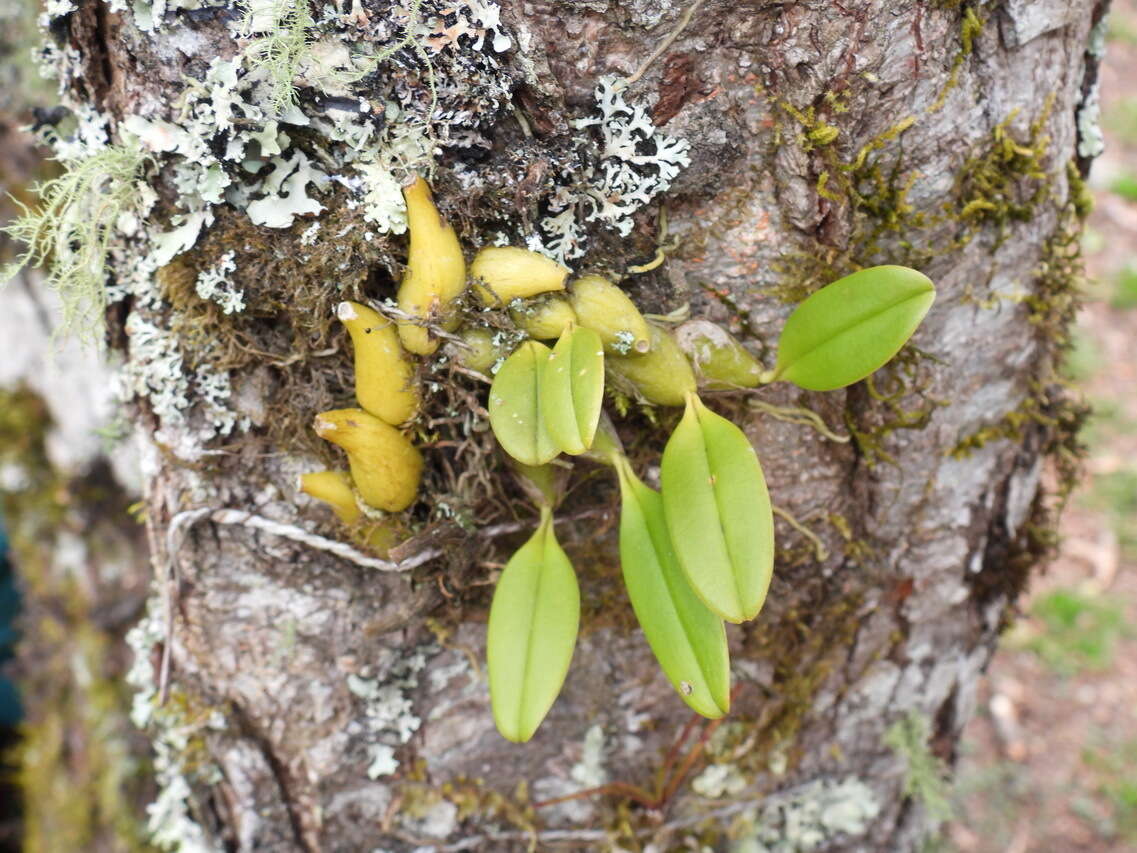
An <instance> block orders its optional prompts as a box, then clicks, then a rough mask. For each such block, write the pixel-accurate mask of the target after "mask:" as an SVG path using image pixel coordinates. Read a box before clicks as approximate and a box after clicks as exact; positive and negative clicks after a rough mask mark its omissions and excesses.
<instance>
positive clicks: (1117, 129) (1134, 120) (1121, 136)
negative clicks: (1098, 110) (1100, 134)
mask: <svg viewBox="0 0 1137 853" xmlns="http://www.w3.org/2000/svg"><path fill="white" fill-rule="evenodd" d="M1102 123H1103V124H1104V125H1105V129H1106V131H1108V132H1109V133H1110V134H1112V136H1113V138H1114V140H1115V141H1116V142H1120V143H1121V144H1123V145H1137V98H1135V97H1132V96H1130V97H1127V98H1122V99H1121V100H1119V101H1118V102H1117V103H1116V104H1114V105H1113V106H1111V107H1110V108H1109V109H1108V110H1106V111H1105V112H1104V113H1103V115H1102Z"/></svg>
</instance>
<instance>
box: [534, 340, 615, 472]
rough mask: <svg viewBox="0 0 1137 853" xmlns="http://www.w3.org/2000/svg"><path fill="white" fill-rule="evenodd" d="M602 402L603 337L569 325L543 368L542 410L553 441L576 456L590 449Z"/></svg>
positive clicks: (566, 451)
mask: <svg viewBox="0 0 1137 853" xmlns="http://www.w3.org/2000/svg"><path fill="white" fill-rule="evenodd" d="M603 401H604V349H603V344H602V343H601V341H600V336H599V335H598V334H596V332H594V331H592V330H591V329H585V328H583V327H581V326H575V327H570V328H568V329H566V330H565V331H564V332H563V333H562V334H561V337H560V339H559V340H558V341H557V344H556V346H555V347H553V353H552V355H550V356H549V358H548V359H547V360H546V361H545V366H544V367H543V368H542V371H541V410H542V416H543V417H544V419H545V428H546V429H547V430H548V433H549V436H550V438H552V440H553V443H554V444H556V445H557V446H558V448H559V449H561V450H563V451H564V452H565V453H568V454H571V455H573V456H576V455H579V454H581V453H584V452H585V451H586V450H590V449H591V448H592V440H593V438H594V437H595V436H596V425H597V424H598V423H599V422H600V406H601V404H602V403H603Z"/></svg>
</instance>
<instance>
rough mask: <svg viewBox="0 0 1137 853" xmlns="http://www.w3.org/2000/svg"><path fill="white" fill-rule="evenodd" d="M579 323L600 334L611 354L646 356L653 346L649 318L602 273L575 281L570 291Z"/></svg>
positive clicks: (570, 297)
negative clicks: (644, 316)
mask: <svg viewBox="0 0 1137 853" xmlns="http://www.w3.org/2000/svg"><path fill="white" fill-rule="evenodd" d="M569 299H570V301H571V302H572V307H573V310H575V311H576V318H577V323H578V324H579V325H581V326H584V328H586V329H592V331H594V332H596V333H597V334H598V335H600V340H601V341H602V342H603V343H604V351H605V352H607V353H608V354H609V355H628V356H636V355H642V354H643V353H645V352H647V351H648V349H650V348H651V335H650V333H649V332H648V327H647V320H645V319H644V318H643V315H642V314H641V313H640V311H639V309H638V308H636V306H635V304H634V303H633V302H632V300H631V299H629V298H628V295H627V294H626V293H624V291H622V290H620V288H618V287H617V286H616V285H614V284H612V282H610V281H608V279H606V278H604V277H603V276H599V275H586V276H582V277H581V278H578V279H576V281H574V282H573V283H572V288H571V290H570V293H569Z"/></svg>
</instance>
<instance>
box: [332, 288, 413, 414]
mask: <svg viewBox="0 0 1137 853" xmlns="http://www.w3.org/2000/svg"><path fill="white" fill-rule="evenodd" d="M336 316H337V317H339V319H340V321H341V322H342V323H343V324H344V326H346V327H347V331H348V333H349V334H350V335H351V343H352V345H353V346H354V347H355V398H356V399H357V400H359V405H360V406H361V407H363V408H364V409H366V410H367V411H369V412H370V413H371V414H373V415H375V416H376V417H379V418H382V419H383V420H385V421H386V422H387V423H389V424H394V425H398V424H401V423H404V422H405V421H409V420H410V419H411V418H413V417H414V416H415V415H416V414H417V413H418V404H419V401H418V394H417V393H416V390H415V387H414V366H413V365H412V364H411V361H410V359H409V358H407V355H406V353H405V352H403V347H402V345H401V344H400V343H399V335H398V333H397V332H396V331H395V324H394V323H392V322H391V321H390V320H388V319H387V318H386V317H384V316H383V315H382V314H380V313H379V312H378V311H374V310H372V309H371V308H368V307H367V306H366V305H360V304H359V303H358V302H341V303H340V304H339V305H338V306H337V307H336Z"/></svg>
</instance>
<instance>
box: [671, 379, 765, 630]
mask: <svg viewBox="0 0 1137 853" xmlns="http://www.w3.org/2000/svg"><path fill="white" fill-rule="evenodd" d="M660 479H661V483H662V492H661V495H662V498H663V511H664V517H665V518H666V520H667V530H668V533H669V534H670V536H671V543H672V545H673V546H674V548H675V555H676V556H677V557H678V558H679V565H680V566H682V567H683V571H684V573H685V574H686V576H687V580H688V582H689V583H690V584H691V588H692V589H693V590H694V591H695V593H696V595H698V596H699V598H701V599H702V600H703V603H704V604H706V605H707V607H709V608H710V609H711V610H713V611H714V612H715V613H717V614H718V615H719V616H721V617H722V618H723V619H726V620H727V621H728V622H745V621H746V620H748V619H753V618H754V617H755V616H757V615H758V611H759V610H761V609H762V604H763V602H765V600H766V590H767V589H768V588H769V586H770V575H771V573H772V571H773V566H774V516H773V511H772V510H771V507H770V496H769V494H768V493H767V491H766V479H765V477H763V475H762V466H761V465H759V464H758V457H757V455H756V454H755V453H754V448H753V447H752V446H751V445H750V441H749V439H747V438H746V436H745V435H744V434H743V432H742V430H740V429H739V428H738V427H736V426H735V425H734V424H732V423H731V422H730V421H728V420H727V419H726V418H724V417H722V416H721V415H717V414H715V413H714V412H712V411H711V410H710V409H708V408H707V407H706V406H704V405H703V403H702V401H701V400H700V399H699V398H698V397H697V396H695V395H694V394H688V396H687V409H686V411H684V413H683V419H682V420H681V421H680V422H679V425H678V426H677V427H676V428H675V432H673V433H672V434H671V438H670V439H668V441H667V447H665V448H664V450H663V461H662V463H661V464H660Z"/></svg>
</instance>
